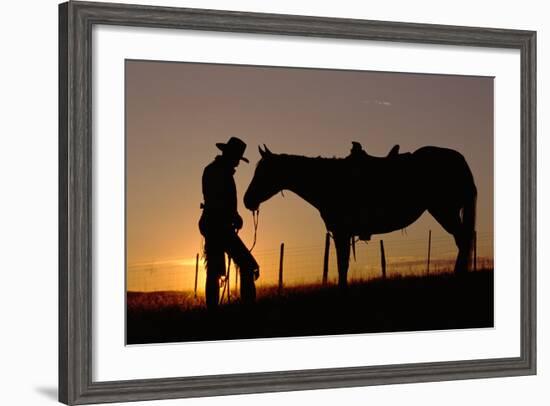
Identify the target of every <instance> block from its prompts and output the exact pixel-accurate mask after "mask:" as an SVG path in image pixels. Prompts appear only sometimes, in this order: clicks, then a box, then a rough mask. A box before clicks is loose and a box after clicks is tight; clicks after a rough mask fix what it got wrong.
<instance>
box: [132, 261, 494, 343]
mask: <svg viewBox="0 0 550 406" xmlns="http://www.w3.org/2000/svg"><path fill="white" fill-rule="evenodd" d="M493 298H494V290H493V270H492V269H488V270H482V271H477V272H470V273H468V274H466V275H462V276H457V275H454V274H452V273H446V274H438V275H431V276H410V277H392V278H389V279H385V280H384V279H375V280H370V281H356V282H353V283H351V284H350V286H349V288H348V291H347V292H346V294H344V295H343V294H341V292H340V291H339V290H338V288H337V287H336V286H334V285H330V286H326V287H323V286H319V285H306V286H300V287H289V288H285V289H284V293H283V294H282V295H281V296H279V295H278V294H277V289H276V288H275V287H265V288H259V289H258V300H257V303H256V305H254V306H252V307H250V308H243V306H242V305H241V304H240V303H239V302H238V301H234V302H232V303H230V304H224V305H222V306H221V307H220V309H219V311H218V312H217V313H216V314H211V313H209V312H207V311H206V308H205V307H204V299H202V298H201V299H198V300H196V299H194V298H193V294H192V293H191V292H153V293H143V292H128V294H127V304H128V307H127V343H128V344H144V343H161V342H181V341H202V340H230V339H244V338H267V337H290V336H311V335H331V334H354V333H376V332H396V331H419V330H443V329H458V328H479V327H492V326H493V310H494V309H493Z"/></svg>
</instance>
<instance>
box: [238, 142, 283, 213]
mask: <svg viewBox="0 0 550 406" xmlns="http://www.w3.org/2000/svg"><path fill="white" fill-rule="evenodd" d="M258 150H259V151H260V155H261V157H262V159H260V161H259V162H258V164H257V166H256V171H255V172H254V177H253V178H252V181H251V182H250V185H249V186H248V189H247V190H246V193H245V194H244V205H245V206H246V208H247V209H249V210H253V211H254V210H258V208H259V207H260V204H261V203H263V202H265V201H266V200H268V199H270V198H271V197H273V196H274V195H275V194H277V193H278V192H280V191H281V190H282V186H281V181H280V168H278V166H277V154H274V153H272V152H271V151H270V150H269V148H267V147H266V146H265V144H264V149H262V148H261V147H258Z"/></svg>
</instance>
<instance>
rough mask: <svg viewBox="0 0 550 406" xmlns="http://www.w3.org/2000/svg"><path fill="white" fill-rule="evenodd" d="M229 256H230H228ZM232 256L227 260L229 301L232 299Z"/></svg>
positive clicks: (226, 283)
mask: <svg viewBox="0 0 550 406" xmlns="http://www.w3.org/2000/svg"><path fill="white" fill-rule="evenodd" d="M228 257H229V256H228ZM230 272H231V257H229V259H228V261H227V279H226V280H225V285H226V286H227V303H229V302H230V301H231V293H230V291H231V283H230V282H231V278H230V276H231V273H230Z"/></svg>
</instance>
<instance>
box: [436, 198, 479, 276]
mask: <svg viewBox="0 0 550 406" xmlns="http://www.w3.org/2000/svg"><path fill="white" fill-rule="evenodd" d="M428 211H429V212H430V214H431V215H432V216H433V217H434V218H435V219H436V221H437V222H438V223H439V224H441V226H442V227H443V228H444V229H445V231H447V232H448V233H449V234H451V235H452V236H453V237H454V239H455V244H456V246H457V248H458V255H457V256H456V262H455V272H456V273H462V272H466V271H467V270H468V256H469V253H470V245H469V244H470V243H469V241H470V240H469V238H468V236H467V233H465V230H464V227H463V225H462V221H461V219H460V209H457V208H450V207H436V208H430V209H428Z"/></svg>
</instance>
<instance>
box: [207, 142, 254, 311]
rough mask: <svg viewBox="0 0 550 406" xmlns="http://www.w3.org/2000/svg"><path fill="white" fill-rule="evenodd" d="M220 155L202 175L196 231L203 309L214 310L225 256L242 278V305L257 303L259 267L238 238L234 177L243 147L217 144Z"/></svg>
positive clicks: (240, 224) (238, 224)
mask: <svg viewBox="0 0 550 406" xmlns="http://www.w3.org/2000/svg"><path fill="white" fill-rule="evenodd" d="M216 147H218V148H219V149H220V150H221V151H222V153H221V155H218V156H216V158H215V159H214V161H213V162H211V163H210V164H209V165H208V166H207V167H206V168H205V169H204V172H203V175H202V193H203V197H204V203H203V204H201V208H202V209H203V212H202V216H201V218H200V220H199V230H200V232H201V234H202V235H203V236H204V239H205V243H204V254H205V259H206V306H207V308H208V309H215V308H217V306H218V302H219V281H220V278H221V277H222V276H223V275H225V272H226V269H225V253H227V254H228V255H229V256H230V257H231V258H232V259H233V261H234V262H235V264H236V265H237V266H238V267H239V270H240V275H241V301H242V302H243V303H245V304H250V303H253V302H254V301H255V299H256V287H255V285H254V280H255V279H257V278H258V276H259V266H258V263H257V262H256V260H255V259H254V257H253V256H252V254H251V253H250V251H249V250H248V248H247V247H246V246H245V245H244V243H243V242H242V240H241V239H240V238H239V236H238V235H237V232H238V230H240V229H241V228H242V226H243V219H242V217H241V216H240V215H239V213H238V211H237V188H236V186H235V180H234V179H233V174H234V173H235V168H236V167H237V166H239V162H240V161H245V162H246V163H248V162H249V161H248V159H246V158H245V157H243V154H244V151H245V149H246V144H245V143H244V142H243V141H242V140H240V139H239V138H237V137H231V138H230V139H229V141H227V143H225V144H224V143H217V144H216Z"/></svg>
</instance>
